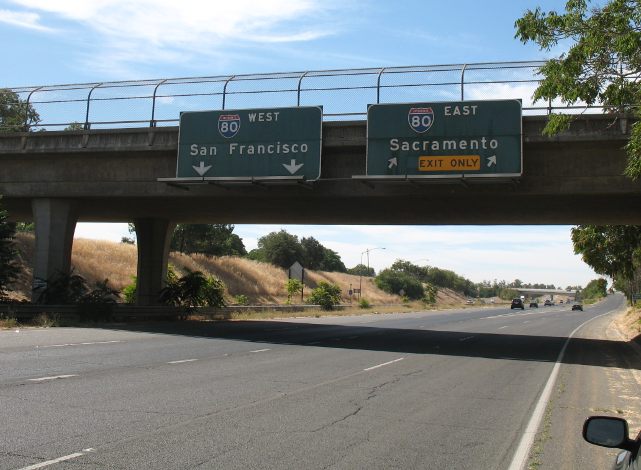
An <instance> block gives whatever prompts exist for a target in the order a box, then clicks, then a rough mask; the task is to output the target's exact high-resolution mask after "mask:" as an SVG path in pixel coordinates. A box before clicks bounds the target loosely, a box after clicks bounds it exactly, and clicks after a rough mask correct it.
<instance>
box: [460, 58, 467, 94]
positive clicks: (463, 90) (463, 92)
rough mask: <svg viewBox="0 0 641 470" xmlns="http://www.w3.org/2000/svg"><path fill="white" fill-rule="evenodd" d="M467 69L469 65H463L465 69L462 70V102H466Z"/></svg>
mask: <svg viewBox="0 0 641 470" xmlns="http://www.w3.org/2000/svg"><path fill="white" fill-rule="evenodd" d="M466 68H467V64H463V68H462V69H461V101H465V69H466Z"/></svg>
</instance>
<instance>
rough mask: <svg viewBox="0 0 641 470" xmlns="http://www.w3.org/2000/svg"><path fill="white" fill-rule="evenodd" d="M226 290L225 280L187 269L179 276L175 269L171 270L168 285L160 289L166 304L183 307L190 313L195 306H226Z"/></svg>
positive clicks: (160, 298)
mask: <svg viewBox="0 0 641 470" xmlns="http://www.w3.org/2000/svg"><path fill="white" fill-rule="evenodd" d="M224 292H225V285H224V284H223V282H222V281H221V280H220V279H217V278H215V277H213V276H205V275H204V274H203V273H202V272H200V271H187V274H185V275H184V276H182V277H180V278H178V277H177V276H176V274H175V272H174V271H173V270H169V271H168V272H167V285H166V286H165V287H164V288H163V289H162V290H161V291H160V296H159V300H160V301H161V302H162V303H164V304H166V305H173V306H175V307H183V308H184V310H185V312H186V313H189V312H191V311H192V309H193V308H194V307H224V306H225V298H224Z"/></svg>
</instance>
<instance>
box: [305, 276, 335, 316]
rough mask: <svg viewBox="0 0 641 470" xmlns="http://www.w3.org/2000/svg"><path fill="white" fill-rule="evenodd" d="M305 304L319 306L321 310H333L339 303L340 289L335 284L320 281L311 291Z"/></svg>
mask: <svg viewBox="0 0 641 470" xmlns="http://www.w3.org/2000/svg"><path fill="white" fill-rule="evenodd" d="M307 302H308V303H310V304H317V305H320V306H321V308H322V309H323V310H333V309H334V307H335V306H336V305H338V304H339V303H340V302H341V288H340V287H338V286H337V285H336V284H330V283H329V282H325V281H321V282H319V283H318V287H316V289H314V290H313V291H312V294H311V295H310V296H309V299H308V300H307Z"/></svg>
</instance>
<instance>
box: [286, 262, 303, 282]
mask: <svg viewBox="0 0 641 470" xmlns="http://www.w3.org/2000/svg"><path fill="white" fill-rule="evenodd" d="M288 275H289V279H298V280H299V281H300V282H303V281H304V280H305V268H303V266H302V265H301V264H300V263H299V262H298V261H294V264H292V265H291V266H290V267H289V272H288Z"/></svg>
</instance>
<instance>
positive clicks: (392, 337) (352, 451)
mask: <svg viewBox="0 0 641 470" xmlns="http://www.w3.org/2000/svg"><path fill="white" fill-rule="evenodd" d="M623 302H624V300H623V298H622V296H618V295H615V296H609V297H608V298H607V299H606V300H605V301H603V302H601V303H600V304H597V305H594V306H590V307H586V309H585V311H583V312H581V311H574V312H573V311H570V306H569V305H559V306H554V307H540V308H538V309H529V308H526V309H525V310H524V311H521V310H510V308H509V306H508V307H505V306H503V307H492V308H470V309H465V310H455V311H447V312H443V311H441V312H412V313H407V312H406V313H399V314H384V315H383V314H380V315H379V314H368V315H363V316H353V317H323V318H314V319H295V320H282V321H276V320H274V321H248V322H223V323H207V324H202V323H201V324H195V323H153V324H145V325H140V324H136V325H125V324H121V325H111V326H107V327H104V328H52V329H26V330H9V331H2V332H0V404H1V405H0V423H2V426H1V427H0V469H2V470H4V469H11V470H14V469H15V470H18V469H20V470H27V469H28V470H32V469H36V468H51V469H61V468H64V469H67V468H69V469H74V468H83V469H213V468H225V469H235V468H238V469H241V468H242V469H259V468H260V469H272V468H273V469H291V468H305V469H354V468H367V469H370V470H371V469H390V468H399V469H400V468H402V469H409V468H427V469H432V468H434V469H437V468H438V469H442V468H457V469H503V468H505V469H508V468H513V467H511V465H514V464H513V460H514V456H515V452H516V450H517V449H518V448H519V444H520V443H521V442H522V440H523V436H524V433H525V430H526V428H527V426H528V423H529V422H530V421H531V416H532V414H533V412H534V410H535V408H536V406H537V403H538V402H539V397H540V395H541V393H542V391H543V390H544V388H545V385H546V383H547V381H548V378H549V377H550V374H551V373H552V371H553V368H554V366H555V363H556V361H557V358H558V357H559V353H560V351H561V350H562V348H563V347H564V345H565V343H566V340H567V338H568V336H569V335H570V334H571V333H572V332H573V331H574V330H575V329H577V327H579V326H580V325H582V324H584V323H585V322H587V321H589V320H591V319H593V318H596V317H599V316H602V315H606V316H604V317H602V318H608V315H609V316H611V315H612V312H614V311H616V310H617V309H619V308H621V307H622V305H623ZM580 331H581V330H579V332H580ZM579 336H580V335H579ZM610 343H611V341H610V340H605V339H602V338H596V337H593V336H590V337H577V338H576V339H575V340H573V341H572V342H571V344H572V346H573V348H574V349H573V350H574V351H575V353H574V354H572V355H568V356H566V357H564V360H563V361H562V363H563V366H567V365H571V366H572V367H574V368H577V369H581V368H586V367H587V368H589V367H606V368H607V367H615V366H616V364H615V365H613V364H611V363H606V362H604V361H603V359H602V358H601V357H600V356H598V355H590V354H587V355H586V354H578V353H576V351H577V350H581V349H584V350H593V349H594V348H600V347H604V346H608V345H610ZM577 348H578V349H577Z"/></svg>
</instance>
